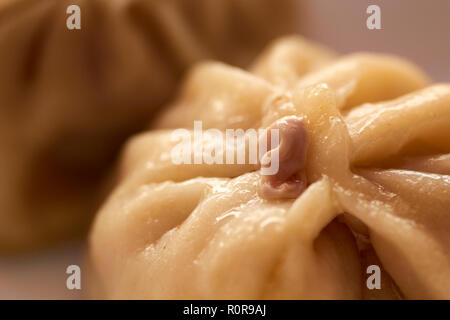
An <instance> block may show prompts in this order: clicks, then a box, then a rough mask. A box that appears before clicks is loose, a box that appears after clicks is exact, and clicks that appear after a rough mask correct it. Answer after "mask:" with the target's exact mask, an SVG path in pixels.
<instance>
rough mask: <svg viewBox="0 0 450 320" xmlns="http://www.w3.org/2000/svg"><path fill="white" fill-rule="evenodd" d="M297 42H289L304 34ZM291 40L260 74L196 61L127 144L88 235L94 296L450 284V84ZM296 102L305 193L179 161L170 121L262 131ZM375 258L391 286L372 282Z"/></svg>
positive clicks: (378, 293) (391, 61) (410, 294)
mask: <svg viewBox="0 0 450 320" xmlns="http://www.w3.org/2000/svg"><path fill="white" fill-rule="evenodd" d="M291 41H294V42H295V41H296V40H295V39H293V40H291ZM298 41H299V42H298V44H299V45H298V46H292V42H289V43H288V46H289V50H291V48H294V49H295V47H298V48H302V46H304V45H307V44H305V42H304V41H305V40H303V39H299V40H298ZM278 44H279V45H280V46H284V45H286V42H284V41H280V42H279V43H278ZM283 50H284V49H283V48H276V46H275V48H274V47H272V49H270V51H269V53H268V54H267V53H266V54H265V57H264V58H262V60H259V61H267V64H268V65H264V64H262V62H261V63H260V64H259V65H258V67H257V68H258V69H259V70H266V71H264V72H263V71H260V73H259V74H258V72H257V71H255V69H254V68H256V67H254V68H252V71H253V72H254V74H252V73H249V72H246V71H244V70H240V69H237V68H234V67H229V66H226V65H223V64H217V63H206V64H201V65H199V66H197V67H195V68H194V69H193V71H191V73H190V75H189V76H188V78H187V80H186V82H185V84H184V86H183V88H182V90H181V92H180V95H179V97H178V99H176V100H175V101H174V102H173V103H172V104H171V105H170V106H169V109H168V110H167V111H165V112H164V114H163V115H162V116H161V117H160V118H159V119H157V121H156V122H155V124H154V125H155V128H157V130H150V131H149V132H147V133H143V134H141V135H139V136H137V137H135V138H133V139H132V140H131V141H130V142H129V143H128V145H127V147H126V149H125V151H124V153H123V157H122V166H121V168H120V181H119V184H118V186H117V187H116V189H115V190H114V192H113V193H112V194H111V195H110V197H109V199H108V200H107V201H106V203H105V204H104V205H103V207H102V209H101V210H100V211H99V212H98V215H97V217H96V221H95V223H94V226H93V229H92V230H91V234H90V246H89V265H90V271H91V279H92V283H91V287H90V289H91V291H92V295H93V296H94V297H101V298H139V299H147V298H150V299H173V298H175V299H196V298H206V299H222V298H224V299H261V298H267V299H278V298H284V299H286V298H287V299H375V298H376V299H379V298H381V299H399V298H428V299H433V298H436V299H448V298H450V238H449V237H448V236H447V230H448V228H449V227H450V211H449V210H450V202H449V201H450V196H449V195H450V194H449V193H450V171H449V168H450V162H449V159H450V158H449V156H448V155H449V154H450V145H449V144H448V141H447V140H448V139H446V137H448V136H450V132H449V128H450V114H449V112H448V105H449V103H450V101H449V98H450V85H449V84H441V85H433V86H429V85H428V82H427V78H426V76H424V75H423V74H422V73H421V71H419V70H418V69H417V68H416V67H414V66H412V65H411V64H410V63H408V62H405V61H403V60H401V59H399V58H396V57H390V56H382V55H372V54H364V55H351V56H348V57H342V58H337V60H336V61H329V62H325V61H324V62H323V63H322V62H320V63H318V64H316V62H315V61H314V59H303V58H301V57H302V54H304V53H305V52H314V51H315V50H320V49H318V47H317V46H316V45H312V46H311V48H310V49H309V50H300V51H299V53H298V54H299V57H298V59H296V58H295V54H293V53H290V54H289V56H290V57H294V58H292V59H286V55H283V54H281V55H280V54H279V52H283ZM270 52H272V53H273V54H274V55H275V57H273V58H271V57H270V54H271V53H270ZM323 56H324V57H328V53H327V52H324V53H323ZM278 57H280V58H279V59H280V60H277V59H278ZM320 59H321V58H320ZM325 59H328V58H325ZM330 59H331V58H330ZM289 61H303V62H302V63H305V64H307V65H306V66H305V67H298V68H297V69H295V70H307V73H306V74H301V72H302V71H299V73H298V75H296V76H294V73H286V70H287V69H286V68H282V67H280V68H281V71H280V77H282V75H287V78H288V80H287V81H280V80H279V79H281V78H280V77H279V76H277V75H276V68H275V67H274V66H276V65H280V66H283V65H284V64H286V63H289ZM295 63H297V62H295ZM309 64H312V65H311V67H309ZM267 70H269V71H267ZM338 71H339V72H338ZM264 77H267V78H264ZM296 77H298V79H296ZM381 79H384V80H383V81H381ZM292 116H293V117H298V118H299V119H302V121H303V123H304V126H305V130H306V133H307V136H308V145H307V149H306V152H307V159H306V164H305V166H304V168H302V170H305V175H306V179H307V182H308V187H307V188H306V190H305V191H304V192H303V193H302V194H301V195H299V196H298V197H295V198H292V199H283V198H280V199H267V198H265V197H262V196H261V193H260V192H259V188H260V187H261V180H262V179H261V172H260V171H259V170H258V167H257V166H254V165H250V164H248V163H245V164H234V165H232V164H229V165H220V164H217V163H216V164H210V165H208V164H205V163H203V164H195V165H193V164H191V165H188V164H181V165H177V164H175V163H174V162H173V161H172V160H171V152H172V150H173V148H174V145H175V144H176V141H174V139H172V138H173V137H172V132H173V131H172V130H169V129H168V128H186V129H187V130H188V132H190V131H189V130H192V128H193V122H194V121H195V120H201V121H202V124H203V129H208V128H216V129H218V130H219V131H222V132H224V131H225V130H226V129H228V128H242V129H243V130H247V129H251V128H256V129H258V128H267V127H270V126H271V125H272V124H273V123H274V122H276V121H278V120H280V119H283V118H285V117H292ZM282 141H283V140H282ZM191 142H192V143H194V144H195V143H196V142H195V141H192V140H191ZM197 143H198V141H197ZM200 143H201V144H202V145H203V146H210V145H211V144H214V143H219V142H218V141H217V140H214V138H212V137H209V136H206V137H204V139H203V140H201V142H200ZM221 145H222V144H221ZM191 147H192V148H193V147H194V146H191ZM230 147H231V148H233V146H227V147H224V149H225V150H224V151H226V148H230ZM282 147H283V144H280V148H282ZM280 152H281V151H280ZM291 161H300V159H296V158H295V157H294V158H292V159H291ZM373 264H375V265H378V266H379V267H380V270H381V289H380V290H369V289H368V287H367V286H366V280H367V278H368V276H369V275H368V274H367V272H366V270H367V267H368V266H370V265H373Z"/></svg>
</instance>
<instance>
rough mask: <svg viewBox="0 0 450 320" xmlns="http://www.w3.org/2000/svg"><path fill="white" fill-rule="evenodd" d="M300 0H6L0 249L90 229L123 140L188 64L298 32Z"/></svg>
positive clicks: (246, 53) (0, 10)
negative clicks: (296, 2) (73, 8)
mask: <svg viewBox="0 0 450 320" xmlns="http://www.w3.org/2000/svg"><path fill="white" fill-rule="evenodd" d="M72 4H76V5H78V6H80V8H81V30H68V29H67V28H66V19H67V18H68V16H69V15H68V14H67V13H66V9H67V7H68V6H69V5H72ZM292 5H293V3H292V1H290V0H286V1H276V2H275V1H271V0H267V1H266V0H263V1H261V0H258V1H245V3H243V2H241V1H228V0H226V1H222V0H219V1H203V0H194V1H184V0H183V1H179V0H170V1H159V0H114V1H113V0H80V1H75V2H74V1H68V0H67V1H66V0H39V1H35V0H9V1H7V2H6V3H4V2H2V5H1V7H0V17H1V19H0V47H1V48H2V50H1V52H0V70H1V75H0V105H1V108H0V130H1V132H0V152H1V157H0V175H1V176H2V179H1V180H0V212H1V213H0V216H1V220H2V223H1V224H0V252H2V253H3V252H13V251H16V250H20V249H26V248H29V247H38V246H41V245H44V244H45V245H46V244H50V243H53V242H54V241H56V240H59V239H66V238H70V237H73V236H74V235H77V234H79V233H80V231H81V230H84V229H85V228H86V226H87V223H88V222H89V220H90V218H91V216H92V213H93V211H95V208H96V205H97V203H98V199H99V198H100V196H101V195H100V194H101V193H102V191H101V190H102V188H103V187H102V186H101V185H102V184H103V182H102V181H104V178H105V176H107V175H108V172H109V171H110V169H111V167H112V166H113V164H114V161H115V156H116V154H117V151H118V149H119V147H120V145H121V143H122V142H123V141H124V140H125V139H126V138H127V137H128V136H129V135H130V134H132V133H134V132H136V131H138V130H140V129H142V128H143V127H144V126H145V124H146V123H147V122H148V121H149V119H150V118H152V117H153V114H154V113H155V112H156V110H157V108H158V107H159V106H160V105H161V104H162V103H163V102H164V101H166V99H167V98H168V97H169V96H171V95H172V92H173V90H174V89H175V88H176V86H177V84H178V80H179V78H180V77H181V76H182V74H183V72H184V70H185V69H186V68H187V67H188V66H190V65H191V64H192V63H194V62H195V61H197V60H199V59H205V58H217V59H220V60H223V61H228V62H230V63H233V64H237V65H245V64H246V63H248V62H249V61H250V59H251V58H252V57H253V56H254V55H255V53H256V52H258V51H259V50H260V48H261V46H262V45H263V44H264V43H265V42H266V41H267V40H268V39H269V38H272V37H274V36H275V35H277V34H279V33H284V32H290V31H291V30H292V21H293V20H292V18H291V13H292V12H293V10H292V9H291V6H292ZM274 7H276V10H277V15H276V16H274V15H273V14H272V12H273V10H274ZM255 30H256V31H257V32H255Z"/></svg>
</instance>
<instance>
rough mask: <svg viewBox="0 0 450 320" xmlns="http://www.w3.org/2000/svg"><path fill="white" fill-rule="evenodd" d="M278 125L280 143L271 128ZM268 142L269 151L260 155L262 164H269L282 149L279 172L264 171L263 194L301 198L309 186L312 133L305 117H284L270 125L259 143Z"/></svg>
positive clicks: (276, 197)
mask: <svg viewBox="0 0 450 320" xmlns="http://www.w3.org/2000/svg"><path fill="white" fill-rule="evenodd" d="M273 129H278V137H279V144H278V145H277V144H276V143H272V141H271V130H273ZM267 142H268V144H267V145H268V147H267V150H268V151H267V152H266V153H265V154H264V155H263V156H262V157H261V158H260V166H261V168H269V167H270V166H271V165H272V161H274V159H275V157H274V152H275V151H276V152H278V163H279V166H278V172H276V173H275V174H272V175H267V174H261V185H260V189H259V194H260V196H261V197H263V198H265V199H283V198H284V199H286V198H297V197H298V196H299V195H300V194H301V193H302V192H303V191H304V190H305V188H306V186H307V181H306V175H305V170H304V169H305V165H306V151H307V147H308V136H307V132H306V128H305V125H304V123H303V119H302V118H299V117H296V116H289V117H284V118H282V119H279V120H277V121H276V122H274V123H273V124H272V125H271V126H269V127H268V128H267V129H266V131H265V133H264V134H263V136H261V137H260V138H259V145H260V146H261V145H263V143H267Z"/></svg>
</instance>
